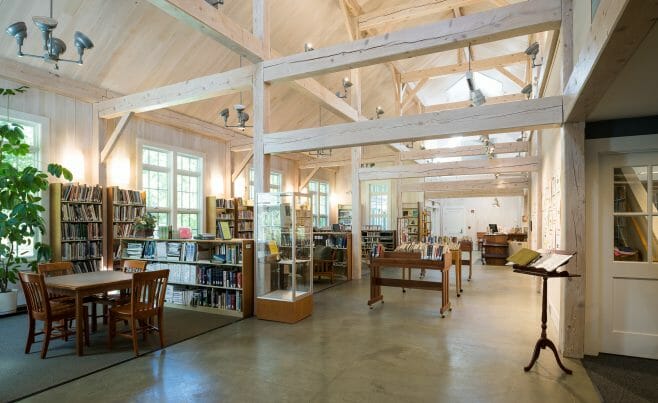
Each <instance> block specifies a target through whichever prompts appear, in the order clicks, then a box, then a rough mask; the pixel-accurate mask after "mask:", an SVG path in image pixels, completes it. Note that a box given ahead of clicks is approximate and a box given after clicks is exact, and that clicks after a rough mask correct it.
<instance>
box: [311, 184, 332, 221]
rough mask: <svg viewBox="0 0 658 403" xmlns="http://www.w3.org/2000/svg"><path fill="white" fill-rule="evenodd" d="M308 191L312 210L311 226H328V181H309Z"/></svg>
mask: <svg viewBox="0 0 658 403" xmlns="http://www.w3.org/2000/svg"><path fill="white" fill-rule="evenodd" d="M308 193H309V194H310V195H311V208H312V210H313V226H314V227H317V228H324V227H328V226H329V183H327V182H324V181H310V182H309V183H308Z"/></svg>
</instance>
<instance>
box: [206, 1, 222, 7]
mask: <svg viewBox="0 0 658 403" xmlns="http://www.w3.org/2000/svg"><path fill="white" fill-rule="evenodd" d="M206 3H208V4H210V5H211V6H213V7H215V8H219V6H220V5H222V6H223V5H224V0H206Z"/></svg>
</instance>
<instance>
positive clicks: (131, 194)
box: [112, 187, 146, 206]
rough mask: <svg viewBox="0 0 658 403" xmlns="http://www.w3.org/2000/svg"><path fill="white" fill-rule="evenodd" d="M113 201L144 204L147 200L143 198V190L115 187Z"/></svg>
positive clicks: (115, 202)
mask: <svg viewBox="0 0 658 403" xmlns="http://www.w3.org/2000/svg"><path fill="white" fill-rule="evenodd" d="M112 203H113V204H134V205H138V206H143V205H145V204H146V200H144V199H143V198H142V192H140V191H138V190H127V189H120V188H118V187H115V188H114V191H113V192H112Z"/></svg>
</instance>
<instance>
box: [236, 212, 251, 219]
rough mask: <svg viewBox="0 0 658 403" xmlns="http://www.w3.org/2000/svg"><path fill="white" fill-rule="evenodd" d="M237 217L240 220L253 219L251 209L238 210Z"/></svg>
mask: <svg viewBox="0 0 658 403" xmlns="http://www.w3.org/2000/svg"><path fill="white" fill-rule="evenodd" d="M238 219H240V220H253V219H254V212H253V210H240V211H238Z"/></svg>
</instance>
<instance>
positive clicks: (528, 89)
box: [521, 83, 532, 99]
mask: <svg viewBox="0 0 658 403" xmlns="http://www.w3.org/2000/svg"><path fill="white" fill-rule="evenodd" d="M521 94H523V95H525V96H526V97H527V98H528V99H530V97H532V83H530V84H528V85H526V86H525V87H523V88H522V89H521Z"/></svg>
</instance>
